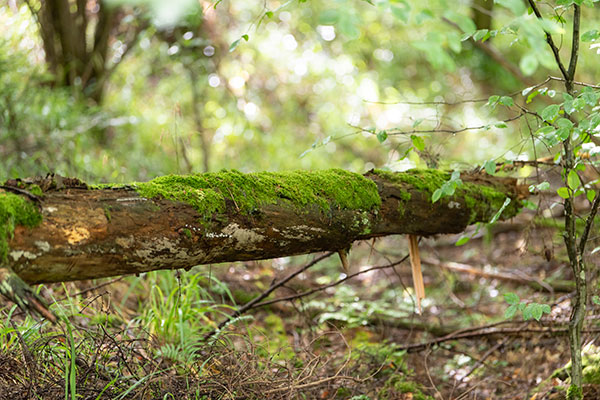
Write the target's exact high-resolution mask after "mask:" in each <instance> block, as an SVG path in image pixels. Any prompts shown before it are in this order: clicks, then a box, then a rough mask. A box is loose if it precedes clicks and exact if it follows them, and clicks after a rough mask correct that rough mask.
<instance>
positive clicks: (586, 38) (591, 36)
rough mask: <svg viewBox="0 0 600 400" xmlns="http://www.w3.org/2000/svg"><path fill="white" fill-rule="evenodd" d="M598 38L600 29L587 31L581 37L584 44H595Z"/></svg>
mask: <svg viewBox="0 0 600 400" xmlns="http://www.w3.org/2000/svg"><path fill="white" fill-rule="evenodd" d="M598 38H600V32H598V29H592V30H591V31H587V32H585V33H584V34H583V35H581V41H582V42H593V41H594V40H596V39H598Z"/></svg>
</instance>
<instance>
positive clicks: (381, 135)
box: [377, 131, 388, 143]
mask: <svg viewBox="0 0 600 400" xmlns="http://www.w3.org/2000/svg"><path fill="white" fill-rule="evenodd" d="M387 138H388V134H387V132H386V131H379V132H377V140H378V141H379V143H383V142H385V141H386V140H387Z"/></svg>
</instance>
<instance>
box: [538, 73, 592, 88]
mask: <svg viewBox="0 0 600 400" xmlns="http://www.w3.org/2000/svg"><path fill="white" fill-rule="evenodd" d="M548 80H552V81H559V82H565V79H564V78H560V77H558V76H549V77H548ZM546 82H547V81H546ZM572 83H573V85H577V86H584V87H589V88H592V89H600V85H592V84H591V83H585V82H579V81H572Z"/></svg>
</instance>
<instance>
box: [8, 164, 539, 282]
mask: <svg viewBox="0 0 600 400" xmlns="http://www.w3.org/2000/svg"><path fill="white" fill-rule="evenodd" d="M449 177H450V175H449V174H447V173H443V172H439V171H432V170H421V171H412V172H406V173H390V172H383V171H370V172H369V173H367V174H365V175H364V176H363V175H360V174H354V173H350V172H346V171H343V170H326V171H318V172H309V171H296V172H287V173H254V174H242V173H239V172H237V171H225V172H220V173H211V174H198V175H191V176H188V177H180V176H166V177H160V178H157V179H155V180H153V181H150V182H147V183H137V184H131V185H112V186H110V185H103V186H100V187H89V186H87V185H86V184H84V183H82V182H80V181H78V180H76V179H67V178H61V177H54V176H51V177H47V178H44V179H34V180H23V181H21V180H11V181H8V182H6V183H5V185H4V186H2V189H0V214H1V211H2V210H1V207H2V206H1V204H2V203H1V200H2V196H7V195H6V192H13V193H11V195H13V194H14V193H16V194H21V195H23V194H26V195H27V197H29V198H31V199H34V200H36V203H37V204H38V205H39V209H40V213H41V216H42V222H41V223H39V224H38V225H37V226H35V227H33V228H28V227H25V226H16V227H15V229H14V232H13V235H12V239H10V240H8V251H7V254H6V255H5V258H6V261H5V263H6V266H8V267H10V268H12V270H14V271H15V272H16V273H17V274H18V275H19V276H20V277H22V278H23V279H24V280H25V281H27V282H29V283H44V282H59V281H70V280H80V279H90V278H100V277H107V276H114V275H122V274H137V273H142V272H146V271H151V270H158V269H176V268H191V267H193V266H195V265H199V264H209V263H219V262H233V261H242V260H257V259H267V258H275V257H283V256H292V255H297V254H306V253H313V252H318V251H331V250H340V249H346V248H348V247H349V246H350V245H351V244H352V242H354V241H356V240H363V239H369V238H373V237H378V236H384V235H391V234H414V235H422V236H427V235H434V234H442V233H458V232H461V231H463V230H464V229H465V228H466V227H467V226H468V225H469V224H473V223H476V222H489V221H490V220H491V219H492V217H493V216H494V215H495V214H496V213H497V212H498V211H499V210H500V208H501V207H502V205H503V203H504V201H505V199H506V198H507V197H508V198H511V199H512V201H511V203H510V205H509V206H508V207H505V208H504V210H503V212H502V216H501V218H503V219H504V218H510V217H512V216H514V215H515V214H516V213H517V212H518V210H519V208H520V199H521V198H523V197H525V196H526V195H527V194H526V193H527V190H526V188H524V187H522V186H520V185H518V184H517V181H516V179H512V178H497V177H491V176H489V175H485V174H467V175H464V174H463V176H461V179H462V182H463V183H462V185H459V187H458V188H457V189H456V192H455V193H454V195H452V196H449V197H448V196H447V197H442V198H441V199H440V200H439V201H437V202H435V203H432V201H431V195H432V193H433V191H435V189H436V188H439V187H440V186H442V185H443V184H444V182H446V181H447V179H448V178H449ZM34 189H35V190H34ZM40 189H42V192H40ZM2 190H3V191H4V192H5V193H4V194H3V193H2ZM336 190H337V191H338V192H336ZM28 192H33V193H38V195H37V196H36V195H32V194H27V193H28ZM39 193H42V194H39ZM261 196H262V197H261ZM210 199H213V200H214V199H217V200H215V201H213V200H210Z"/></svg>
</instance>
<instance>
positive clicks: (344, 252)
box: [338, 249, 350, 275]
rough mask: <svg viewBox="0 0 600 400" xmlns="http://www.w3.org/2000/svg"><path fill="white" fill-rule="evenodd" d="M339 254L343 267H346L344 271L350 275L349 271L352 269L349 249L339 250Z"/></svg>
mask: <svg viewBox="0 0 600 400" xmlns="http://www.w3.org/2000/svg"><path fill="white" fill-rule="evenodd" d="M338 255H339V256H340V261H341V262H342V268H344V272H345V273H346V275H348V271H349V269H350V264H349V263H348V250H346V249H342V250H338Z"/></svg>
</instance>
